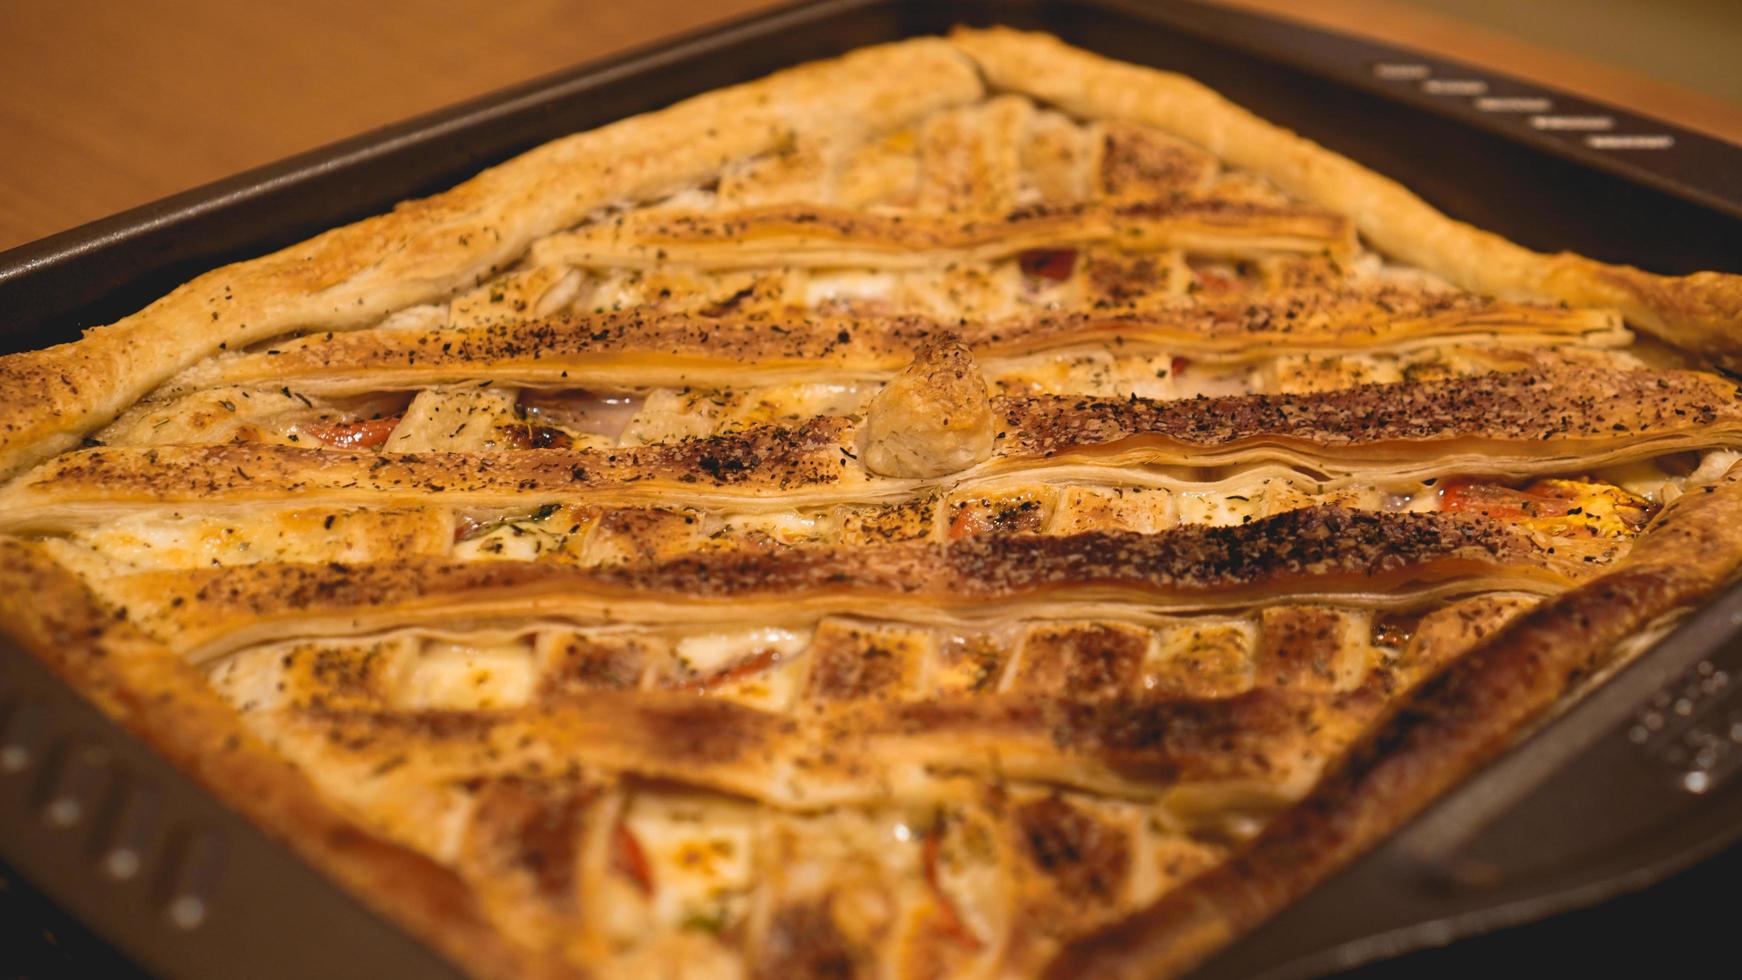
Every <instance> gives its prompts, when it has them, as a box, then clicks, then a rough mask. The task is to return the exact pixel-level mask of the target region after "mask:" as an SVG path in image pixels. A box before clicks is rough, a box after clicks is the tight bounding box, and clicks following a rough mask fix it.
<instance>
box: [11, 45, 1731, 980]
mask: <svg viewBox="0 0 1742 980" xmlns="http://www.w3.org/2000/svg"><path fill="white" fill-rule="evenodd" d="M1739 314H1742V282H1739V281H1738V280H1737V278H1735V277H1729V276H1720V275H1715V274H1701V275H1695V276H1689V277H1685V278H1667V277H1662V276H1656V275H1652V274H1649V273H1645V272H1641V271H1639V270H1636V269H1631V268H1620V267H1614V266H1608V265H1603V264H1600V263H1597V262H1593V261H1591V260H1588V259H1584V258H1580V257H1577V256H1573V255H1554V256H1550V255H1540V254H1536V253H1533V252H1529V251H1526V250H1524V249H1522V248H1519V247H1518V246H1515V245H1512V244H1510V243H1508V242H1506V241H1503V240H1501V239H1499V238H1497V237H1495V236H1493V235H1490V234H1487V233H1485V232H1482V231H1478V230H1476V229H1474V228H1471V227H1469V226H1466V225H1463V224H1459V223H1457V222H1455V221H1452V220H1451V219H1449V218H1447V217H1445V216H1443V215H1441V214H1438V213H1437V212H1435V211H1433V210H1432V209H1431V208H1430V207H1429V206H1428V205H1426V204H1425V203H1423V202H1422V201H1421V200H1419V199H1418V198H1416V197H1414V196H1413V195H1412V194H1410V192H1408V191H1407V190H1405V189H1404V188H1402V187H1400V186H1398V185H1397V184H1395V183H1393V182H1391V181H1389V180H1387V179H1385V178H1383V177H1381V176H1378V175H1376V174H1373V173H1371V172H1369V171H1367V170H1364V169H1362V168H1361V167H1360V166H1358V165H1356V164H1354V163H1352V162H1350V161H1348V160H1346V159H1343V158H1341V157H1339V156H1336V155H1335V154H1332V153H1330V152H1329V151H1327V150H1325V149H1323V148H1321V147H1318V146H1316V145H1314V144H1312V143H1310V142H1307V141H1306V140H1303V139H1301V138H1299V137H1297V136H1294V135H1292V134H1290V133H1288V132H1286V131H1284V130H1282V129H1279V128H1277V127H1275V126H1273V125H1271V124H1269V123H1266V122H1264V121H1262V120H1260V119H1257V118H1256V117H1254V116H1252V115H1250V114H1248V113H1246V112H1245V111H1243V110H1241V109H1239V108H1237V107H1235V106H1233V105H1230V104H1229V103H1227V102H1225V101H1224V100H1222V99H1221V98H1219V97H1218V96H1216V95H1215V94H1214V93H1212V92H1210V91H1208V90H1206V89H1205V88H1203V87H1202V86H1200V85H1198V84H1196V83H1195V82H1192V81H1190V80H1189V79H1185V78H1182V77H1179V76H1175V75H1170V74H1166V73H1163V72H1158V71H1154V70H1151V69H1147V68H1139V67H1136V66H1132V65H1125V64H1119V63H1115V62H1111V61H1107V60H1105V59H1102V58H1100V57H1097V56H1095V55H1092V54H1089V53H1086V52H1083V51H1078V50H1075V49H1072V48H1069V47H1067V46H1065V45H1063V44H1061V43H1060V42H1058V41H1056V40H1054V39H1051V38H1048V37H1045V36H1042V35H1032V34H1022V33H1017V32H1013V31H1008V30H985V31H961V32H958V33H957V34H955V35H953V36H951V37H949V38H947V39H945V38H927V39H919V40H913V41H907V42H903V43H900V44H893V45H887V46H881V47H874V48H868V49H865V50H862V51H858V52H856V53H853V54H850V55H847V56H846V57H843V58H840V59H837V60H834V61H829V62H823V63H818V64H813V65H807V66H804V67H801V68H797V69H793V70H791V71H787V72H782V73H780V74H777V75H774V76H772V77H770V78H767V79H764V80H761V81H758V82H753V83H750V84H747V85H742V86H738V87H734V88H730V89H726V90H722V91H719V92H714V93H711V94H708V95H703V96H700V97H697V98H695V99H691V100H689V101H687V102H683V103H680V104H678V105H676V106H673V107H672V108H669V109H665V110H663V111H660V112H655V113H651V114H648V115H645V116H639V117H636V118H633V119H628V120H625V121H623V122H620V123H617V124H614V125H611V126H606V127H604V128H602V129H599V130H595V131H592V132H587V133H581V134H578V135H574V136H570V137H567V138H564V139H560V140H557V141H555V142H553V143H550V144H547V145H545V146H542V147H540V148H538V149H535V150H533V151H531V152H529V153H526V154H525V155H523V156H521V157H518V158H516V159H514V160H511V161H509V162H507V163H505V164H502V165H501V166H498V167H495V168H493V169H491V170H488V171H485V172H484V173H482V174H479V175H478V176H477V177H476V178H474V179H472V180H470V181H468V182H466V183H464V184H462V185H460V186H458V187H456V188H454V189H453V190H450V191H448V192H445V193H443V194H439V195H437V196H435V197H432V198H428V199H425V200H420V201H413V202H408V203H406V204H403V205H401V206H400V207H398V208H396V209H395V210H394V211H392V212H391V213H389V214H385V215H381V216H379V217H375V218H371V219H368V220H365V221H362V222H359V223H357V224H355V225H351V226H348V227H343V228H338V229H334V230H332V231H330V232H327V233H326V234H323V235H320V236H318V237H316V238H314V239H311V240H309V241H307V242H304V243H302V244H299V245H295V246H292V247H290V248H288V249H285V250H284V251H282V252H278V253H275V254H273V255H269V256H266V257H264V258H260V259H255V260H252V261H248V262H242V263H238V264H236V265H232V266H227V267H225V268H221V269H217V270H215V271H212V272H209V273H207V274H205V275H203V276H201V277H199V278H198V279H195V280H194V281H192V282H190V283H188V284H187V285H185V286H183V287H181V288H180V289H178V290H176V291H175V292H173V293H171V294H170V295H168V296H166V297H164V298H163V299H161V300H159V301H158V302H156V303H153V304H152V305H150V306H148V307H146V308H145V309H144V310H141V311H140V312H139V313H137V314H135V315H133V316H131V317H128V318H126V319H125V320H122V321H120V322H118V323H115V324H112V325H109V326H105V327H99V328H96V329H93V330H91V331H89V332H87V334H86V335H85V337H84V338H83V339H82V340H80V341H78V342H76V343H72V344H66V345H63V346H60V347H55V348H51V349H48V350H42V351H33V352H28V353H23V354H16V355H11V356H8V357H5V358H0V385H3V386H4V387H3V390H4V395H5V397H4V398H0V467H3V468H4V470H5V474H6V476H7V477H8V478H9V482H8V483H7V484H6V485H5V486H4V487H3V488H0V608H3V609H4V612H5V619H4V622H5V623H6V627H7V629H8V631H9V632H11V633H12V634H13V635H14V636H15V637H16V638H17V639H18V640H19V641H21V642H22V643H24V644H25V645H27V646H29V647H30V648H32V649H33V650H35V651H36V652H37V653H38V654H40V655H41V656H42V657H43V658H45V659H46V660H47V661H49V662H50V663H52V664H54V665H55V666H57V667H58V668H59V669H60V670H61V671H62V673H63V674H64V675H65V676H66V677H68V678H69V680H70V681H71V682H72V683H74V684H75V685H77V686H78V687H79V688H80V689H81V690H83V691H84V692H85V693H86V694H88V695H89V696H90V697H91V698H92V699H93V700H95V701H96V702H97V703H99V704H100V705H102V706H103V707H104V708H105V709H107V710H108V711H109V712H111V713H112V714H113V715H114V716H115V717H116V718H118V719H119V720H120V721H121V722H123V723H124V724H126V725H127V726H129V727H130V728H131V729H132V730H133V731H135V732H137V733H138V734H140V735H141V736H143V737H144V738H146V739H147V740H149V741H150V742H151V743H152V744H154V745H155V746H157V747H158V748H159V749H160V750H161V751H162V752H164V753H165V754H166V755H167V756H169V757H170V758H171V759H173V760H175V761H176V762H177V763H178V764H180V765H181V766H183V767H184V768H186V769H188V770H189V771H190V772H192V773H193V774H194V775H196V776H197V777H198V778H200V779H201V780H202V781H203V782H204V783H205V784H206V785H207V786H209V787H210V788H211V789H212V790H213V791H214V792H216V793H218V794H219V795H221V796H223V797H224V798H225V799H227V800H228V801H230V802H231V803H232V804H233V805H234V806H236V807H237V808H238V809H240V810H242V811H243V812H245V813H247V814H248V815H249V816H250V817H252V818H253V819H254V820H256V821H258V822H259V823H260V824H261V825H263V826H264V827H266V828H267V829H268V830H269V831H271V832H273V833H274V834H276V835H277V836H278V837H280V838H281V839H283V840H284V841H285V842H286V843H288V844H289V845H290V846H291V847H293V848H295V849H296V850H297V851H298V852H300V853H301V854H302V855H303V856H305V857H306V858H307V859H308V860H310V861H311V862H313V863H314V864H316V865H317V866H319V867H320V868H322V869H324V870H325V871H326V872H327V873H329V874H330V875H332V876H334V877H335V878H337V879H338V880H339V881H341V882H342V883H344V884H345V885H346V886H348V887H349V888H350V889H351V890H352V891H354V892H355V893H356V894H358V895H359V896H360V897H361V898H362V899H363V900H364V901H366V902H367V903H369V904H370V905H372V906H373V907H375V908H377V909H379V910H381V911H382V912H383V913H385V914H386V915H388V916H390V917H392V918H393V919H395V920H397V921H398V922H400V923H402V924H403V925H404V926H405V927H407V928H408V929H410V930H411V931H412V932H413V933H415V934H416V935H418V936H420V937H421V938H422V939H424V940H425V941H427V942H429V943H431V944H432V945H434V946H435V947H436V948H438V949H439V950H441V951H442V952H443V953H445V954H446V955H447V956H449V957H450V958H452V959H453V960H455V961H456V962H458V963H460V964H461V965H463V966H464V967H465V968H467V969H468V970H470V971H472V972H474V973H476V974H478V975H481V976H505V977H506V976H514V977H533V976H536V977H561V976H582V975H586V976H601V977H611V976H622V977H648V976H673V977H715V976H719V977H736V976H747V975H748V976H767V977H783V978H785V977H808V976H831V977H836V976H872V975H877V976H901V977H942V976H950V977H955V976H1023V975H1032V974H1037V973H1041V972H1043V971H1046V970H1048V969H1049V968H1050V969H1051V970H1052V972H1053V973H1054V974H1055V975H1058V976H1079V975H1090V974H1094V975H1131V976H1155V975H1165V974H1171V973H1177V972H1180V971H1182V970H1184V969H1187V968H1189V967H1190V966H1191V965H1192V964H1194V963H1195V962H1198V961H1199V960H1200V959H1201V958H1202V957H1204V956H1205V955H1207V954H1208V953H1210V952H1212V951H1214V950H1215V949H1216V948H1218V947H1220V946H1221V945H1223V944H1225V943H1226V942H1228V941H1230V940H1231V939H1232V938H1234V937H1235V936H1237V935H1239V934H1240V933H1241V932H1242V931H1243V930H1245V929H1248V928H1250V927H1251V926H1252V925H1254V924H1255V923H1257V922H1258V921H1260V920H1262V919H1263V918H1264V917H1265V916H1267V915H1269V914H1270V913H1272V912H1274V911H1275V910H1276V909H1277V908H1279V907H1281V906H1282V905H1283V904H1285V903H1287V902H1288V901H1290V900H1291V899H1293V898H1294V897H1296V896H1298V895H1299V894H1300V893H1302V892H1303V891H1304V890H1305V889H1306V888H1308V887H1310V886H1311V885H1312V884H1313V883H1315V882H1316V881H1318V880H1320V879H1321V878H1323V877H1324V876H1325V875H1326V874H1328V873H1330V872H1331V871H1333V870H1335V869H1336V868H1337V867H1339V866H1340V865H1342V864H1343V863H1344V862H1346V861H1347V860H1348V859H1349V858H1351V857H1352V856H1353V855H1355V854H1357V853H1359V852H1360V851H1361V850H1362V849H1364V848H1366V847H1368V846H1370V845H1372V844H1373V843H1374V842H1376V841H1377V840H1379V839H1381V838H1382V837H1384V835H1385V834H1387V833H1388V832H1389V831H1390V830H1391V829H1392V828H1393V827H1395V826H1396V825H1397V824H1398V823H1399V822H1400V821H1402V820H1403V819H1405V818H1406V817H1407V816H1408V815H1410V814H1411V813H1413V812H1415V811H1416V810H1418V809H1419V808H1420V807H1421V806H1423V805H1424V804H1425V803H1426V802H1427V801H1428V800H1430V799H1431V798H1432V797H1433V796H1434V795H1435V794H1437V793H1438V792H1440V791H1442V790H1443V789H1445V788H1446V787H1448V786H1450V785H1452V784H1453V783H1455V782H1456V781H1457V780H1458V779H1459V778H1460V777H1461V776H1462V775H1463V774H1465V773H1466V772H1468V771H1469V770H1470V769H1472V768H1473V767H1474V766H1476V765H1478V764H1479V763H1480V762H1482V761H1483V760H1484V759H1486V758H1489V757H1490V756H1492V755H1493V754H1495V753H1496V752H1498V751H1500V750H1501V749H1502V748H1504V747H1505V746H1506V745H1507V744H1508V741H1509V739H1510V738H1511V737H1512V736H1513V734H1514V733H1515V732H1516V731H1517V730H1518V729H1519V728H1520V727H1521V726H1524V725H1527V724H1529V723H1531V722H1532V721H1533V720H1534V719H1537V718H1540V717H1542V716H1543V715H1544V714H1545V713H1547V712H1549V711H1552V710H1554V708H1555V706H1556V705H1558V704H1560V703H1562V702H1563V701H1564V700H1565V697H1566V696H1567V694H1568V693H1569V691H1570V690H1572V689H1573V688H1576V687H1578V686H1579V685H1581V684H1584V683H1587V682H1588V680H1589V679H1590V678H1592V677H1593V676H1596V675H1601V674H1602V672H1603V671H1605V670H1606V669H1608V668H1609V667H1610V666H1611V665H1613V664H1615V663H1617V662H1619V661H1620V660H1621V659H1622V658H1624V657H1625V656H1627V655H1628V654H1629V653H1632V652H1636V651H1637V650H1638V649H1640V648H1641V647H1642V646H1643V645H1644V643H1645V642H1646V641H1648V640H1649V639H1650V638H1651V637H1653V636H1656V635H1661V631H1662V629H1663V628H1664V627H1665V626H1666V624H1668V623H1669V622H1671V621H1673V619H1674V617H1675V616H1676V615H1677V614H1678V613H1680V612H1683V611H1685V610H1687V609H1689V608H1692V607H1694V606H1696V605H1698V604H1699V603H1701V602H1702V601H1703V600H1705V599H1706V598H1707V597H1709V596H1710V595H1712V594H1713V593H1714V591H1715V590H1717V589H1718V588H1720V587H1721V586H1722V585H1723V584H1725V583H1726V582H1728V581H1729V580H1730V579H1731V578H1732V577H1733V575H1734V574H1735V570H1736V567H1737V563H1738V559H1739V558H1742V520H1739V519H1738V518H1739V517H1742V485H1739V484H1742V469H1735V468H1734V466H1733V464H1734V462H1735V461H1736V460H1737V459H1738V458H1739V453H1738V447H1739V445H1742V399H1739V398H1738V394H1737V390H1736V387H1735V385H1733V384H1732V383H1731V382H1730V381H1729V380H1727V379H1726V378H1724V377H1722V376H1720V375H1719V374H1716V373H1713V371H1712V367H1713V366H1714V365H1726V366H1734V365H1737V364H1738V363H1742V360H1739V359H1738V353H1739V351H1742V332H1738V330H1737V322H1738V319H1739Z"/></svg>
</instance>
